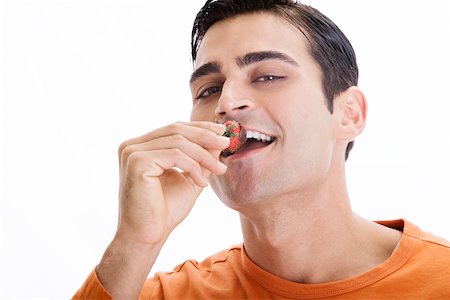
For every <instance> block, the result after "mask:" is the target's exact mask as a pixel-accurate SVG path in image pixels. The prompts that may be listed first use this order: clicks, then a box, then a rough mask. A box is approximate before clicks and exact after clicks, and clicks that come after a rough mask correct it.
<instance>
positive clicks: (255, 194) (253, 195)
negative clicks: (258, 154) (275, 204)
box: [210, 176, 275, 211]
mask: <svg viewBox="0 0 450 300" xmlns="http://www.w3.org/2000/svg"><path fill="white" fill-rule="evenodd" d="M212 177H213V178H211V179H210V183H211V187H212V189H213V191H214V192H215V194H216V195H217V197H218V198H219V199H220V200H221V201H222V202H223V203H224V204H225V205H226V206H228V207H229V208H231V209H234V210H237V211H240V210H243V209H245V208H248V207H250V208H251V207H255V206H256V205H258V204H260V203H264V202H265V201H267V200H269V199H273V198H274V196H275V195H273V193H272V192H271V191H270V190H269V189H268V188H270V189H272V188H273V187H274V185H270V186H267V185H264V184H261V183H260V184H255V183H256V182H257V181H256V180H255V181H254V182H252V179H251V178H249V177H247V178H245V182H244V181H240V180H233V181H230V180H225V178H219V177H218V176H212Z"/></svg>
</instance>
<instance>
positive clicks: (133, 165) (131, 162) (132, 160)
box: [127, 152, 141, 170]
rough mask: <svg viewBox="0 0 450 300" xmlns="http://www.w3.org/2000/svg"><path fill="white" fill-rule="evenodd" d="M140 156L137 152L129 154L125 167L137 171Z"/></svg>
mask: <svg viewBox="0 0 450 300" xmlns="http://www.w3.org/2000/svg"><path fill="white" fill-rule="evenodd" d="M140 161H141V155H139V153H138V152H133V153H130V155H128V157H127V165H128V168H129V169H133V170H135V169H137V168H138V166H139V165H140Z"/></svg>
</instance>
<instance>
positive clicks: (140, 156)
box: [127, 149, 208, 187]
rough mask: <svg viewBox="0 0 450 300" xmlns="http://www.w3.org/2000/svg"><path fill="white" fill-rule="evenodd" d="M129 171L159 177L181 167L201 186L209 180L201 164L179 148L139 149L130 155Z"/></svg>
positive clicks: (138, 174) (205, 184) (139, 174)
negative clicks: (167, 171)
mask: <svg viewBox="0 0 450 300" xmlns="http://www.w3.org/2000/svg"><path fill="white" fill-rule="evenodd" d="M127 166H128V168H127V171H128V172H133V173H134V174H129V175H137V176H141V175H143V176H144V177H159V176H161V175H162V174H163V173H164V172H165V171H166V170H169V169H172V168H175V167H177V168H180V169H181V170H183V171H184V172H185V173H187V175H188V176H189V177H190V178H191V179H192V181H193V182H194V183H195V184H196V185H197V186H199V187H206V186H207V185H208V181H207V180H206V178H205V176H204V175H203V172H202V168H201V166H200V164H199V163H198V162H197V161H195V160H194V159H192V158H190V157H189V156H188V155H186V154H185V153H183V152H182V151H181V150H179V149H159V150H155V151H137V152H133V153H132V154H131V155H130V156H129V157H128V164H127Z"/></svg>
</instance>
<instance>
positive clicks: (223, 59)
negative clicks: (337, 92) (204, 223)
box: [191, 13, 335, 209]
mask: <svg viewBox="0 0 450 300" xmlns="http://www.w3.org/2000/svg"><path fill="white" fill-rule="evenodd" d="M195 69H196V71H195V72H194V74H193V77H192V80H191V91H192V97H193V108H192V114H191V119H192V120H207V121H215V120H222V121H224V120H228V119H235V120H237V121H239V122H240V123H241V124H242V125H243V126H244V127H245V128H246V130H247V131H249V130H250V131H253V132H260V133H264V134H265V135H268V136H271V137H272V140H274V141H273V142H272V143H270V144H269V143H263V142H258V141H247V143H246V144H245V146H244V147H243V148H241V150H239V151H238V152H237V153H236V154H234V155H231V156H228V157H221V161H222V162H223V163H224V164H226V165H227V166H228V171H227V172H226V173H225V174H224V175H222V176H212V177H211V178H210V183H211V186H212V188H213V189H214V191H215V192H216V194H217V195H218V197H219V198H220V199H221V200H222V201H223V202H224V203H225V204H226V205H228V206H230V207H232V208H235V209H243V208H245V207H252V206H251V205H255V204H257V203H261V204H262V203H266V201H272V200H274V199H277V198H280V197H285V196H287V197H289V198H292V196H294V197H295V196H296V195H299V194H298V193H305V192H314V191H316V190H317V189H318V188H319V187H320V186H321V184H322V183H323V182H324V180H326V178H327V175H328V171H329V167H330V161H331V157H332V152H333V146H334V143H335V139H334V129H333V128H334V127H333V126H334V121H333V115H332V114H330V112H329V111H328V110H327V108H326V104H325V103H326V100H325V96H324V93H323V89H322V84H321V72H320V68H319V65H318V64H317V63H316V62H315V61H314V60H313V58H312V57H311V55H310V53H309V44H308V41H307V40H306V38H305V37H304V36H303V35H302V34H301V32H300V31H299V30H298V29H296V28H295V27H294V26H292V25H291V24H290V23H288V22H287V21H285V20H283V19H282V18H279V17H276V16H273V15H270V14H267V13H258V14H249V15H243V16H238V17H235V18H231V19H227V20H224V21H221V22H218V23H216V24H214V25H213V26H212V27H211V28H210V29H209V30H208V31H207V33H206V35H205V37H204V39H203V41H202V43H201V46H200V49H199V51H198V54H197V60H196V66H195ZM249 205H250V206H249Z"/></svg>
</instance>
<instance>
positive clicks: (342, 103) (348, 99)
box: [333, 86, 367, 141]
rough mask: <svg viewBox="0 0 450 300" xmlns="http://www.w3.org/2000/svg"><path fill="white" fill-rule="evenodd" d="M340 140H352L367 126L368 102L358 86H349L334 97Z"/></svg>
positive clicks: (338, 137) (337, 132)
mask: <svg viewBox="0 0 450 300" xmlns="http://www.w3.org/2000/svg"><path fill="white" fill-rule="evenodd" d="M333 109H334V111H333V114H334V115H335V117H336V135H337V136H336V137H337V139H338V140H345V141H352V140H353V139H354V138H355V137H356V136H358V135H359V134H360V133H361V132H362V131H363V130H364V127H365V126H366V115H367V102H366V96H365V95H364V93H363V92H362V91H361V90H360V89H359V88H357V87H356V86H351V87H349V88H348V89H347V90H346V91H344V92H342V93H341V94H340V95H339V96H337V97H336V98H335V99H334V102H333Z"/></svg>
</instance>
